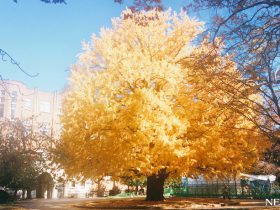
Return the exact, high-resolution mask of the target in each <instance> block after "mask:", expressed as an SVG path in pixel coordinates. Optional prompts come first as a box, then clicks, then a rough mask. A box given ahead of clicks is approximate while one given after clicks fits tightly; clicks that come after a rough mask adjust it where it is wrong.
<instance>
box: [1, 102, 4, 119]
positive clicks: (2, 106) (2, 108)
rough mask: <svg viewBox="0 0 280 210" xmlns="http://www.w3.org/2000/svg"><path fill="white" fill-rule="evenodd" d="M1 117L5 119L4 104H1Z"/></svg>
mask: <svg viewBox="0 0 280 210" xmlns="http://www.w3.org/2000/svg"><path fill="white" fill-rule="evenodd" d="M0 117H4V104H0Z"/></svg>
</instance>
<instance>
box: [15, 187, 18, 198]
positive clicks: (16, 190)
mask: <svg viewBox="0 0 280 210" xmlns="http://www.w3.org/2000/svg"><path fill="white" fill-rule="evenodd" d="M17 192H18V190H17V189H15V191H14V199H15V200H17Z"/></svg>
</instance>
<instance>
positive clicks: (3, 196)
mask: <svg viewBox="0 0 280 210" xmlns="http://www.w3.org/2000/svg"><path fill="white" fill-rule="evenodd" d="M12 200H13V199H12V197H11V196H10V195H9V193H8V192H6V191H5V190H0V203H8V202H11V201H12Z"/></svg>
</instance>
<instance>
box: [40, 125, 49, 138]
mask: <svg viewBox="0 0 280 210" xmlns="http://www.w3.org/2000/svg"><path fill="white" fill-rule="evenodd" d="M39 129H40V132H41V133H42V134H43V135H47V134H49V133H50V126H49V123H48V122H42V123H39Z"/></svg>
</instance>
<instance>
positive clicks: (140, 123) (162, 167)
mask: <svg viewBox="0 0 280 210" xmlns="http://www.w3.org/2000/svg"><path fill="white" fill-rule="evenodd" d="M202 27H203V24H202V23H201V22H198V21H196V20H193V19H190V18H189V17H188V16H187V15H186V14H185V13H184V12H181V13H180V14H177V13H175V12H174V13H172V12H171V11H170V10H169V11H166V12H158V11H155V10H152V11H149V12H137V13H135V12H132V11H131V10H126V11H124V12H123V13H122V15H121V17H120V18H115V19H113V20H112V28H111V29H109V28H106V29H102V30H101V33H100V37H97V36H95V35H93V36H92V40H91V42H89V43H85V44H84V51H83V53H81V55H80V56H79V60H78V62H77V63H76V64H75V65H74V66H73V68H72V71H71V76H70V78H69V81H70V86H69V88H68V90H67V91H66V93H65V96H64V108H63V109H64V111H63V116H62V119H61V121H62V124H63V132H62V139H61V142H60V145H59V146H58V151H59V152H58V153H59V155H58V157H57V158H58V161H60V162H61V164H62V166H64V168H65V170H66V172H67V173H68V174H72V175H77V174H80V175H82V176H84V177H98V176H105V175H110V176H114V177H121V176H123V175H128V174H129V175H132V176H133V175H135V176H139V174H140V175H143V176H147V178H148V180H147V185H148V186H147V187H148V192H147V200H162V199H163V195H162V193H163V183H164V180H165V179H166V178H167V177H171V176H182V175H186V176H192V177H193V176H198V175H204V176H205V177H206V178H207V177H208V178H211V177H214V176H220V177H224V176H235V175H237V174H238V173H239V172H240V171H246V170H248V169H249V168H250V167H251V166H252V164H253V163H254V162H256V160H258V158H259V157H260V153H261V152H262V149H263V148H261V146H262V147H263V146H264V145H265V140H264V138H263V136H262V135H261V134H260V132H259V130H258V128H257V127H256V125H255V124H254V123H253V122H252V121H251V120H249V119H248V116H250V117H251V118H254V119H255V120H256V121H258V120H261V119H260V118H259V115H258V113H257V112H254V111H253V110H254V109H249V108H252V107H254V106H255V104H254V103H253V102H252V101H254V100H260V99H259V97H258V94H257V90H256V89H254V87H251V86H247V85H244V84H243V83H242V75H241V74H240V73H239V72H238V70H237V69H236V64H235V63H234V62H233V61H231V58H232V57H231V56H222V55H221V49H220V48H219V47H216V48H215V49H214V48H213V45H211V44H209V42H208V40H207V38H205V41H204V42H202V43H201V44H195V43H197V42H195V39H196V37H197V36H198V34H199V33H200V32H201V31H202ZM211 52H215V53H213V54H211ZM217 52H218V53H217ZM211 75H212V76H214V78H215V79H216V81H215V82H213V83H207V82H208V81H209V80H210V77H209V76H211ZM231 78H235V80H233V79H231ZM231 82H232V84H231V85H232V86H233V87H234V88H238V89H239V90H240V92H241V93H242V94H239V95H236V94H231V92H230V91H227V90H229V88H228V86H226V85H225V84H227V85H228V84H229V83H231ZM224 87H226V88H227V89H223V88H224ZM229 92H230V93H229ZM244 94H245V95H246V96H247V97H249V98H251V99H252V100H251V101H250V100H243V99H242V96H244ZM237 99H238V100H237ZM229 104H231V105H232V106H229ZM241 110H242V111H243V112H246V111H247V112H248V113H247V114H248V115H243V114H242V113H240V111H241ZM260 145H261V146H260ZM157 181H160V184H159V185H158V184H156V185H154V184H155V183H157ZM160 185H161V186H160ZM151 186H155V188H156V187H158V186H160V187H159V188H158V189H154V191H153V192H152V191H151V190H153V189H152V188H151Z"/></svg>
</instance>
